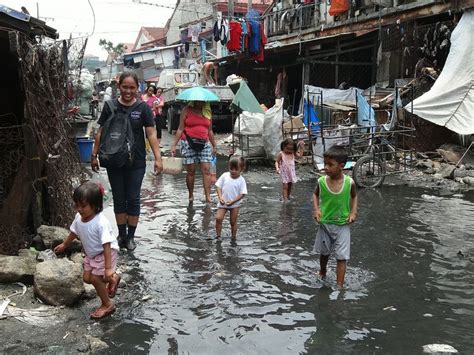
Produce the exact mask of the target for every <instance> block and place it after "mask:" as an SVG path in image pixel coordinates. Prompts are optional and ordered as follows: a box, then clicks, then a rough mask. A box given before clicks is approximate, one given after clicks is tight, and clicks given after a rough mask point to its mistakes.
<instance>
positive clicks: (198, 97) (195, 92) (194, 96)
mask: <svg viewBox="0 0 474 355" xmlns="http://www.w3.org/2000/svg"><path fill="white" fill-rule="evenodd" d="M176 100H181V101H206V102H210V101H219V96H217V95H216V94H214V93H213V92H212V91H210V90H207V89H204V88H202V87H200V86H196V87H193V88H190V89H186V90H184V91H183V92H182V93H180V94H179V95H178V96H176Z"/></svg>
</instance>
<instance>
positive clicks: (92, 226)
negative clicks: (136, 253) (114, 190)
mask: <svg viewBox="0 0 474 355" xmlns="http://www.w3.org/2000/svg"><path fill="white" fill-rule="evenodd" d="M103 195H104V189H103V188H102V186H100V185H98V184H96V183H93V182H85V183H83V184H82V185H81V186H79V187H78V188H77V189H76V190H75V191H74V194H73V195H72V199H73V200H74V203H75V205H76V210H77V214H76V217H75V218H74V221H73V222H72V224H71V227H70V233H69V236H68V237H67V238H66V239H65V240H64V242H62V243H61V244H59V245H58V246H57V247H56V248H54V251H55V252H56V253H64V251H65V250H66V249H67V248H68V246H69V245H70V244H71V242H72V241H73V240H74V239H75V238H79V239H80V240H81V242H82V246H83V248H84V252H85V253H86V257H85V258H84V262H83V266H84V274H83V279H84V282H85V283H88V284H92V285H93V286H94V288H95V290H96V292H97V295H98V296H99V298H100V300H101V302H102V304H101V306H100V307H99V308H97V309H96V310H95V311H94V312H93V313H92V314H91V315H90V316H91V318H92V319H101V318H104V317H106V316H108V315H110V314H112V313H114V312H115V305H114V304H113V303H112V301H111V300H110V299H111V298H113V297H114V296H115V293H116V292H117V288H118V285H119V283H120V276H119V275H117V273H116V272H115V269H116V267H117V257H118V250H119V246H118V243H117V238H116V237H115V236H114V234H113V231H112V227H111V226H110V223H109V221H108V220H107V218H106V217H105V216H104V214H103V213H102V210H103V202H102V201H103Z"/></svg>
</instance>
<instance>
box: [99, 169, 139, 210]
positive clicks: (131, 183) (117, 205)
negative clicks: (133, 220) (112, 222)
mask: <svg viewBox="0 0 474 355" xmlns="http://www.w3.org/2000/svg"><path fill="white" fill-rule="evenodd" d="M145 169H146V167H138V168H135V167H131V168H129V167H123V168H107V175H108V176H109V182H110V187H111V188H112V196H113V200H114V212H115V214H120V213H126V214H127V215H128V216H139V215H140V192H141V189H142V182H143V177H144V176H145Z"/></svg>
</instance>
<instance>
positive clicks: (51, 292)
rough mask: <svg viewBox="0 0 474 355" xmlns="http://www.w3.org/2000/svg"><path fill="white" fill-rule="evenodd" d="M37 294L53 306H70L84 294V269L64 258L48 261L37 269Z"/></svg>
mask: <svg viewBox="0 0 474 355" xmlns="http://www.w3.org/2000/svg"><path fill="white" fill-rule="evenodd" d="M34 286H35V287H34V290H35V294H36V295H37V296H38V297H39V298H40V299H41V300H42V301H44V302H45V303H47V304H50V305H53V306H62V305H64V306H70V305H73V304H74V303H75V302H77V301H78V300H79V299H80V298H81V297H82V294H83V293H84V283H83V281H82V267H81V265H79V264H75V263H73V262H72V261H70V260H68V259H66V258H62V259H54V260H47V261H44V262H42V263H39V264H38V265H37V267H36V273H35V283H34Z"/></svg>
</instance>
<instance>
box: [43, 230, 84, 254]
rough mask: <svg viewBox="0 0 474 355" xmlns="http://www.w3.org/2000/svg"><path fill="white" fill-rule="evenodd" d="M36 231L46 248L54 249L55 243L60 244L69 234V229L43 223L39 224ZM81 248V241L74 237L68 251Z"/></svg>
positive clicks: (77, 250)
mask: <svg viewBox="0 0 474 355" xmlns="http://www.w3.org/2000/svg"><path fill="white" fill-rule="evenodd" d="M36 232H37V233H38V235H39V236H40V237H41V239H42V240H43V243H44V245H45V248H46V249H54V248H55V247H56V246H57V245H59V244H61V243H62V242H63V241H64V239H66V237H67V236H68V235H69V231H68V230H67V229H64V228H61V227H54V226H45V225H42V226H40V227H39V228H38V230H37V231H36ZM81 249H82V245H81V242H80V241H79V240H78V239H75V240H74V241H73V242H72V243H71V245H70V247H69V249H68V251H72V252H74V251H76V252H79V251H81Z"/></svg>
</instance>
